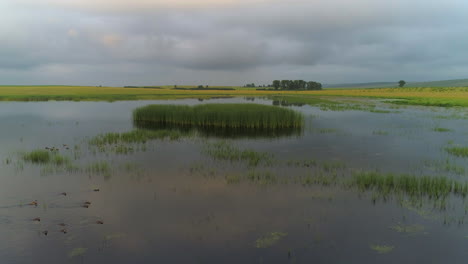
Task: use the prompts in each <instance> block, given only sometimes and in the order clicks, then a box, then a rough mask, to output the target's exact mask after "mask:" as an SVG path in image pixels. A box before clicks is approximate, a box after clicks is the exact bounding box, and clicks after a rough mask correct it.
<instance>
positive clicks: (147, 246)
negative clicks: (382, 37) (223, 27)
mask: <svg viewBox="0 0 468 264" xmlns="http://www.w3.org/2000/svg"><path fill="white" fill-rule="evenodd" d="M359 100H363V99H359ZM205 103H256V104H265V105H273V104H274V105H278V102H274V101H272V100H270V99H267V98H263V99H260V98H255V99H253V98H220V99H213V100H205V101H201V100H197V99H186V100H176V101H122V102H112V103H110V102H52V101H51V102H1V103H0V123H1V129H0V146H1V148H0V160H1V167H0V180H1V184H0V237H1V238H2V239H1V240H0V258H1V259H2V263H9V264H12V263H360V264H362V263H424V262H425V263H466V259H467V258H468V251H467V250H466V247H468V238H467V237H468V226H467V223H465V218H466V214H467V212H468V203H467V202H466V199H465V198H464V197H463V196H462V195H458V194H457V193H455V192H453V193H449V194H448V195H444V196H443V197H433V196H431V195H425V194H424V193H423V194H422V195H420V194H418V195H414V194H413V193H409V192H408V190H407V189H398V188H399V187H398V188H397V187H395V186H393V185H392V186H391V190H390V191H388V192H382V189H378V188H372V187H376V186H377V185H366V186H367V187H369V188H367V187H366V188H365V189H363V188H362V185H361V186H359V185H358V184H357V183H356V182H355V177H356V174H360V173H367V172H372V173H375V174H379V175H385V174H389V173H393V175H396V176H398V175H409V177H413V178H418V177H423V176H428V177H444V178H447V179H450V180H453V181H455V182H457V183H461V184H465V183H466V178H467V176H468V162H467V160H468V159H467V158H464V157H457V156H453V155H451V154H450V153H448V152H447V151H446V149H447V148H451V147H458V146H461V147H466V146H468V122H467V118H468V115H467V111H466V110H464V109H456V108H453V109H450V108H449V109H445V108H429V107H406V106H405V107H399V106H395V105H391V104H387V103H382V102H379V101H377V100H370V99H369V100H365V102H364V103H372V104H374V105H376V106H377V108H376V109H379V110H380V111H366V110H365V109H352V108H349V109H335V110H338V111H333V109H327V108H324V107H320V106H310V105H302V106H301V105H300V104H283V105H289V106H277V107H288V108H290V109H293V110H296V111H299V112H301V113H302V114H303V115H304V117H305V127H304V129H303V130H302V131H300V133H296V132H294V133H287V132H285V133H280V134H275V135H271V134H268V133H267V134H262V133H259V134H255V135H250V134H245V135H244V134H239V135H236V134H235V133H234V134H230V135H226V134H218V133H202V132H199V133H197V132H192V133H182V135H181V136H180V137H177V138H172V139H170V138H165V139H155V140H147V141H146V142H144V143H128V142H119V143H118V144H113V145H105V144H104V145H93V144H90V141H91V140H92V139H94V138H96V137H97V136H99V135H104V134H106V133H127V132H130V131H132V130H134V129H135V128H134V125H133V122H132V111H133V110H134V109H135V108H137V107H140V106H145V105H149V104H181V105H182V104H183V105H196V104H205ZM279 105H281V104H279ZM205 132H206V131H205ZM45 148H53V149H54V151H51V153H52V154H51V155H52V156H53V157H55V156H54V155H60V156H61V157H65V160H67V161H66V162H65V163H64V164H62V163H58V162H57V163H53V164H50V163H49V164H46V163H33V162H28V161H27V160H24V158H23V157H24V156H25V155H26V153H29V152H31V151H34V150H39V149H40V150H45ZM55 149H57V151H55ZM47 151H48V150H47ZM226 152H227V154H226ZM54 153H56V154H54ZM221 153H222V154H221ZM244 154H245V155H244ZM252 157H253V159H254V161H252ZM449 192H450V191H449ZM65 194H66V195H65ZM34 201H37V205H36V204H31V203H33V202H34ZM36 218H40V221H37V219H36ZM34 219H36V220H34ZM46 231H47V232H46Z"/></svg>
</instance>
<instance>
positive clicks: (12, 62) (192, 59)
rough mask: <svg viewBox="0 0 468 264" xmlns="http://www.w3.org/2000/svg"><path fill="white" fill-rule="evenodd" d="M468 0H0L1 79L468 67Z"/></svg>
mask: <svg viewBox="0 0 468 264" xmlns="http://www.w3.org/2000/svg"><path fill="white" fill-rule="evenodd" d="M467 14H468V1H466V0H391V1H390V0H287V1H286V0H0V84H76V85H119V86H122V85H162V84H209V85H213V84H219V85H243V84H245V83H251V82H255V83H257V84H263V83H265V84H266V83H270V81H271V80H273V79H304V80H315V81H319V82H322V83H347V82H373V81H398V80H400V79H405V80H407V81H428V80H438V79H456V78H468V15H467Z"/></svg>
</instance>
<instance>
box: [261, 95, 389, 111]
mask: <svg viewBox="0 0 468 264" xmlns="http://www.w3.org/2000/svg"><path fill="white" fill-rule="evenodd" d="M270 99H271V100H273V105H281V106H303V105H306V104H307V105H310V106H316V107H319V108H320V110H322V111H349V110H353V111H366V112H371V113H380V114H386V113H394V112H395V111H388V110H382V109H377V108H376V105H374V104H369V103H366V102H363V101H353V102H351V103H345V102H340V101H331V100H327V99H323V98H319V97H315V96H300V97H299V96H272V97H270Z"/></svg>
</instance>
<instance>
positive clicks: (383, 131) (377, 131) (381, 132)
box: [372, 130, 388, 136]
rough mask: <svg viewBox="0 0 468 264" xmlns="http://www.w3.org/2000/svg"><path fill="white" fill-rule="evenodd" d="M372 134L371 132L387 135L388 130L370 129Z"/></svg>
mask: <svg viewBox="0 0 468 264" xmlns="http://www.w3.org/2000/svg"><path fill="white" fill-rule="evenodd" d="M372 134H373V135H379V136H387V135H388V131H385V130H374V131H372Z"/></svg>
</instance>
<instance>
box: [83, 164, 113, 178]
mask: <svg viewBox="0 0 468 264" xmlns="http://www.w3.org/2000/svg"><path fill="white" fill-rule="evenodd" d="M85 171H86V172H87V173H88V174H90V175H93V174H94V175H102V176H104V179H105V180H108V179H110V177H111V173H112V169H111V166H110V165H109V163H108V162H106V161H97V162H94V163H91V164H89V165H88V166H87V167H86V169H85Z"/></svg>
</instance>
